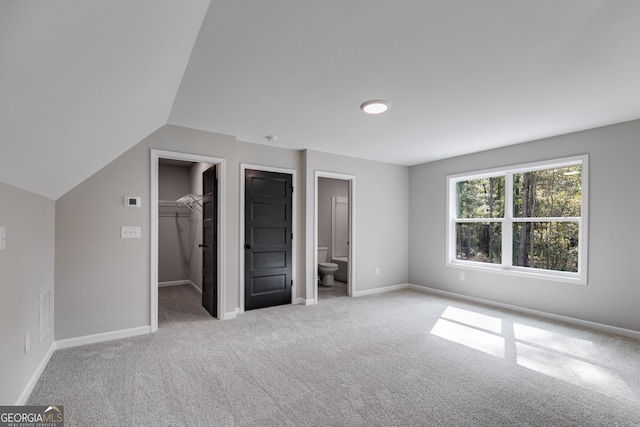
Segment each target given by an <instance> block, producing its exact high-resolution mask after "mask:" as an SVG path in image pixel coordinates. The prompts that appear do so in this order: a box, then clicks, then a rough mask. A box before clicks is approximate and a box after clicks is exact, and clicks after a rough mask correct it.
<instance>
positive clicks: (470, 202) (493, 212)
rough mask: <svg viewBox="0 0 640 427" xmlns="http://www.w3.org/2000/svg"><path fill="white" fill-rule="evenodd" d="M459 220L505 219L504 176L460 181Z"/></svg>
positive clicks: (457, 188)
mask: <svg viewBox="0 0 640 427" xmlns="http://www.w3.org/2000/svg"><path fill="white" fill-rule="evenodd" d="M456 185H457V187H456V195H457V203H458V206H457V211H456V215H457V218H504V176H495V177H490V178H482V179H472V180H468V181H459V182H458V183H457V184H456Z"/></svg>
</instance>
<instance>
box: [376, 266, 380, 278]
mask: <svg viewBox="0 0 640 427" xmlns="http://www.w3.org/2000/svg"><path fill="white" fill-rule="evenodd" d="M379 275H380V267H376V276H379Z"/></svg>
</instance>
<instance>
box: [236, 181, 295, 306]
mask: <svg viewBox="0 0 640 427" xmlns="http://www.w3.org/2000/svg"><path fill="white" fill-rule="evenodd" d="M292 193H293V185H292V177H291V175H290V174H285V173H276V172H264V171H257V170H250V169H247V170H246V171H245V250H244V282H245V283H244V289H245V298H244V309H245V310H252V309H256V308H263V307H271V306H274V305H281V304H290V303H291V286H292V285H293V282H292V278H291V272H292V269H291V260H292V251H291V242H292V239H293V235H292V232H293V229H292V219H291V213H292Z"/></svg>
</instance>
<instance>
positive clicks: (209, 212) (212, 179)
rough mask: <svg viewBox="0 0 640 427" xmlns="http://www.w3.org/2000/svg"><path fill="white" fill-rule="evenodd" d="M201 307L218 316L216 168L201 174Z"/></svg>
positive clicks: (213, 167)
mask: <svg viewBox="0 0 640 427" xmlns="http://www.w3.org/2000/svg"><path fill="white" fill-rule="evenodd" d="M202 189H203V198H202V245H201V246H202V306H203V307H204V308H205V309H206V310H207V311H208V312H209V313H210V314H211V315H212V316H213V317H216V316H217V315H218V239H217V233H218V221H217V216H218V173H217V168H216V166H215V165H214V166H212V167H211V168H209V169H207V170H206V171H204V173H203V174H202Z"/></svg>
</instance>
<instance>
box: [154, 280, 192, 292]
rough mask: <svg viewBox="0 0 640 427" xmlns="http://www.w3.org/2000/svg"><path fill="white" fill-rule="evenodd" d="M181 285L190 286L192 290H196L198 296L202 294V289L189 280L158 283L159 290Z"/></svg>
mask: <svg viewBox="0 0 640 427" xmlns="http://www.w3.org/2000/svg"><path fill="white" fill-rule="evenodd" d="M183 285H191V286H193V289H195V290H196V292H198V293H199V294H202V289H200V288H199V287H198V286H197V285H196V284H195V283H193V282H192V281H191V280H174V281H171V282H158V287H159V288H166V287H168V286H183Z"/></svg>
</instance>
